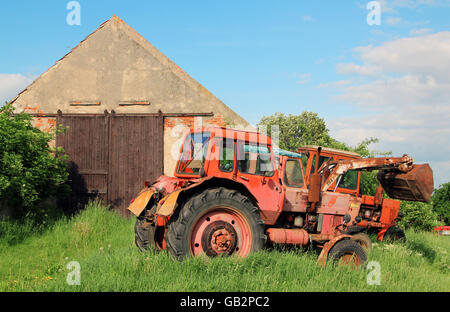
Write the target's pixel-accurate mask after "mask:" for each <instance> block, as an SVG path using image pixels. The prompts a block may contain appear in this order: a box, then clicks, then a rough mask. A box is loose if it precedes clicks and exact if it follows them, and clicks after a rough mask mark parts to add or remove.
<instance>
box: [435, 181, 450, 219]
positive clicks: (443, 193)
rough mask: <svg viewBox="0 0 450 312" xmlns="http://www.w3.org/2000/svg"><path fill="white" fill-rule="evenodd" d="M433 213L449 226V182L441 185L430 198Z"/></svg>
mask: <svg viewBox="0 0 450 312" xmlns="http://www.w3.org/2000/svg"><path fill="white" fill-rule="evenodd" d="M431 203H432V205H433V211H434V212H435V213H436V214H437V215H438V216H439V218H440V220H441V221H443V222H445V223H446V224H449V220H450V182H447V183H444V184H442V185H441V186H440V187H439V188H438V189H436V190H434V193H433V195H432V196H431Z"/></svg>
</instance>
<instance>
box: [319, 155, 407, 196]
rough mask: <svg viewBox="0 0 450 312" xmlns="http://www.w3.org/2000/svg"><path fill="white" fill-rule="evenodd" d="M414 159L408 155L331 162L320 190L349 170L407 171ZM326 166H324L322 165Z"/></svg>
mask: <svg viewBox="0 0 450 312" xmlns="http://www.w3.org/2000/svg"><path fill="white" fill-rule="evenodd" d="M413 162H414V160H413V159H412V158H411V157H409V156H408V155H403V157H379V158H361V159H345V160H338V161H336V162H331V163H330V164H328V168H329V169H330V170H332V172H331V174H330V175H329V176H328V179H327V180H326V182H325V183H324V185H323V187H322V191H326V190H328V189H329V187H330V186H331V185H332V184H333V183H334V181H336V180H337V178H338V177H339V176H341V175H343V174H345V173H346V172H347V171H349V170H381V169H389V170H396V171H398V172H404V173H406V172H408V171H410V170H412V168H413V167H412V164H413ZM323 167H326V166H323Z"/></svg>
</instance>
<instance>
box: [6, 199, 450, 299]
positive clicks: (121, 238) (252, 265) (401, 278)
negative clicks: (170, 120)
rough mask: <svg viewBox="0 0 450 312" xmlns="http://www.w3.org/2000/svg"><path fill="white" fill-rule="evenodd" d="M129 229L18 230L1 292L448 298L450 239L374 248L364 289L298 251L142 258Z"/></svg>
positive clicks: (352, 272) (423, 237)
mask: <svg viewBox="0 0 450 312" xmlns="http://www.w3.org/2000/svg"><path fill="white" fill-rule="evenodd" d="M133 226H134V219H133V218H132V219H123V218H121V217H120V216H119V215H117V214H116V213H114V212H111V211H108V210H107V209H105V208H104V207H101V206H100V205H96V204H91V205H90V206H89V207H88V208H87V209H86V210H85V211H83V212H82V213H80V214H79V215H77V216H75V217H74V218H72V219H61V220H59V221H58V222H56V223H54V224H53V225H51V226H50V227H48V228H47V230H43V231H40V233H39V234H37V235H34V236H33V235H31V236H27V237H22V238H21V239H20V240H14V239H13V240H11V235H13V234H14V233H15V234H17V232H18V225H17V224H16V225H15V228H14V230H13V232H11V233H12V234H10V235H5V236H4V237H1V238H0V291H146V292H147V291H149V292H155V291H157V292H161V291H283V292H284V291H292V292H304V291H446V292H448V291H450V266H449V265H450V261H449V260H450V257H449V251H450V237H442V236H440V237H438V236H435V235H433V234H431V233H423V232H414V231H407V233H406V235H407V238H408V242H407V243H406V244H405V245H401V244H383V243H375V244H374V249H373V250H372V251H371V252H370V253H369V255H368V257H369V260H370V261H378V262H379V263H380V265H381V285H368V284H367V282H366V278H367V274H368V273H369V271H368V270H364V269H359V270H356V269H352V268H349V267H339V266H335V265H328V266H327V267H326V268H321V267H319V266H318V265H317V262H316V260H317V253H316V252H314V251H303V250H301V249H297V250H289V251H280V250H275V251H264V252H259V253H255V254H252V255H251V256H250V257H248V258H246V259H236V258H216V259H205V258H194V259H189V260H186V261H184V262H178V261H173V260H172V259H171V258H170V256H169V255H168V254H167V253H165V252H163V253H150V252H146V253H140V252H139V251H138V250H137V248H136V247H135V245H134V232H133ZM24 227H25V230H26V231H28V232H27V233H29V225H24ZM70 261H78V262H79V263H80V264H81V284H80V285H79V286H78V285H75V286H70V285H68V284H67V282H66V276H67V274H68V272H69V270H68V269H67V268H66V265H67V264H68V263H69V262H70Z"/></svg>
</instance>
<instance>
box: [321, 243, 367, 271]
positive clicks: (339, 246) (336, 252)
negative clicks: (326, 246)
mask: <svg viewBox="0 0 450 312" xmlns="http://www.w3.org/2000/svg"><path fill="white" fill-rule="evenodd" d="M328 257H329V259H330V260H332V261H336V262H337V263H338V264H341V265H353V266H357V267H359V266H362V265H364V264H365V263H366V261H367V255H366V252H365V251H364V249H363V248H362V247H361V245H360V244H359V243H357V242H356V241H354V240H351V239H343V240H341V241H339V242H337V243H336V244H335V245H334V246H333V247H332V248H331V250H330V252H329V254H328Z"/></svg>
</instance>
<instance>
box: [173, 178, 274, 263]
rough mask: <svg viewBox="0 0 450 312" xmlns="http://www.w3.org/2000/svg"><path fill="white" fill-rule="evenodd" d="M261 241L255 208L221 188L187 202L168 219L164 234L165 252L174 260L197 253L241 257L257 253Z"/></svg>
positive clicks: (257, 213) (210, 190) (201, 194)
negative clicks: (165, 233)
mask: <svg viewBox="0 0 450 312" xmlns="http://www.w3.org/2000/svg"><path fill="white" fill-rule="evenodd" d="M265 239H266V236H265V235H264V223H263V221H262V220H261V218H260V215H259V210H258V208H257V207H256V206H255V205H254V204H253V203H252V202H251V201H250V200H249V199H248V198H247V197H245V196H244V195H242V194H240V193H239V192H237V191H235V190H229V189H226V188H222V187H220V188H214V189H208V190H205V191H203V192H201V193H200V194H197V195H195V196H193V197H191V198H190V199H188V200H187V201H186V202H185V203H184V205H183V206H182V207H181V208H180V209H179V210H178V211H177V212H176V213H175V214H174V215H173V216H172V218H171V220H170V222H169V225H168V229H167V235H166V243H167V250H168V251H169V253H170V254H171V255H173V256H174V257H175V258H177V259H185V258H186V257H190V256H197V255H200V254H205V255H206V256H208V257H216V256H228V255H238V256H241V257H245V256H247V255H248V254H249V253H250V252H253V251H257V250H261V249H262V248H263V247H264V244H265Z"/></svg>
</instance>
